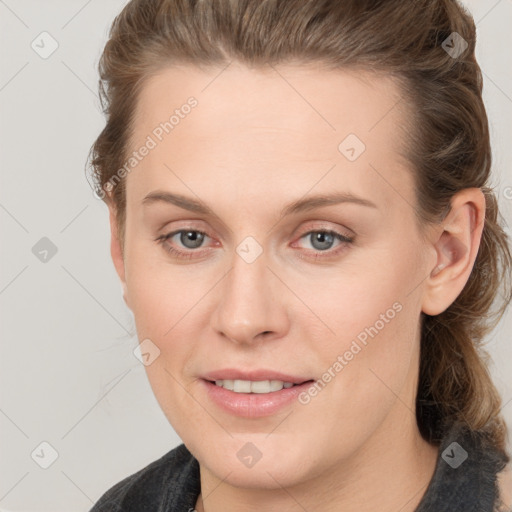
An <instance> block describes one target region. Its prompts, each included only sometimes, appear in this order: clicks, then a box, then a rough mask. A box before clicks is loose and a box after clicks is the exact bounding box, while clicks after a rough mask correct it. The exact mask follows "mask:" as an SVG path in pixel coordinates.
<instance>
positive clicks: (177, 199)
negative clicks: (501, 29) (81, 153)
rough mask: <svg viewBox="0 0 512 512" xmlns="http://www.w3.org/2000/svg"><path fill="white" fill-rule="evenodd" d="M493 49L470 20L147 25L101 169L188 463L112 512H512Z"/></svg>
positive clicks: (393, 16)
mask: <svg viewBox="0 0 512 512" xmlns="http://www.w3.org/2000/svg"><path fill="white" fill-rule="evenodd" d="M474 49H475V26H474V22H473V20H472V18H471V17H470V15H469V14H468V13H467V12H465V11H464V10H463V8H462V7H461V6H460V5H459V4H458V3H456V2H455V1H451V0H416V1H414V2H402V1H398V0H396V1H395V0H387V1H385V2H384V1H377V0H363V1H361V0H357V1H356V0H347V1H336V0H324V1H318V0H287V1H286V2H285V1H278V0H238V1H235V0H208V1H206V0H203V1H201V0H132V1H131V2H129V3H128V4H127V5H126V7H125V8H124V9H123V11H122V12H121V14H120V15H119V16H118V17H117V18H116V20H115V21H114V24H113V26H112V30H111V33H110V40H109V41H108V43H107V45H106V47H105V50H104V53H103V56H102V59H101V63H100V74H101V78H102V84H103V89H102V93H103V94H102V98H103V100H104V102H105V103H104V104H105V111H106V114H107V124H106V127H105V129H104V130H103V132H102V133H101V134H100V136H99V137H98V139H97V141H96V142H95V144H94V146H93V148H92V149H93V160H92V164H93V166H94V170H95V177H96V185H97V192H98V194H99V195H101V196H102V197H103V198H104V200H105V201H106V203H107V204H108V206H109V210H110V222H111V229H112V245H111V252H112V258H113V262H114V265H115V267H116V271H117V273H118V274H119V277H120V280H121V282H122V283H123V286H124V299H125V301H126V303H127V305H128V307H129V308H130V309H131V311H132V312H133V314H134V318H135V323H136V328H137V334H138V337H139V339H140V340H141V343H140V350H141V354H142V361H143V362H144V364H145V368H146V371H147V375H148V378H149V381H150V384H151V386H152V389H153V392H154V393H155V396H156V398H157V400H158V402H159V404H160V406H161V408H162V410H163V412H164V414H165V415H166V417H167V418H168V420H169V422H170V423H171V425H172V426H173V428H174V429H175V431H176V432H177V433H178V435H179V436H180V438H181V439H182V440H183V444H182V445H180V446H178V447H177V448H175V449H173V450H171V451H170V452H168V453H167V454H165V455H164V456H163V457H162V458H160V459H159V460H157V461H154V462H153V463H151V464H149V465H148V466H147V467H145V468H143V469H141V470H140V471H139V472H137V473H135V474H134V475H131V476H129V477H127V478H125V479H124V480H123V481H121V482H119V483H118V484H116V485H115V486H114V487H113V488H111V489H109V490H108V491H107V492H106V493H105V494H104V495H103V496H102V497H101V498H100V500H99V501H98V502H97V504H96V505H95V506H94V508H93V509H92V510H93V511H94V512H98V511H114V510H116V511H119V510H123V511H141V510H148V511H149V510H155V511H157V510H159V511H164V510H165V511H174V510H176V511H178V510H180V511H185V510H194V509H195V510H197V511H206V512H217V511H224V512H225V511H231V510H258V511H262V510H269V511H271V510H272V511H273V510H287V511H296V510H297V511H298V510H308V511H313V510H322V511H328V510H336V511H339V510H347V511H349V510H350V511H352V510H354V511H355V510H357V511H358V512H364V511H367V510H368V511H370V510H372V511H373V510H381V511H394V512H395V511H398V510H400V511H401V512H408V511H422V512H424V511H444V510H446V511H448V510H449V511H451V512H454V511H455V512H457V511H468V510H475V511H476V510H478V511H496V510H500V511H504V510H509V509H510V508H511V507H512V497H511V496H510V494H511V493H510V490H511V489H512V485H511V481H512V480H511V475H510V469H507V468H509V466H508V465H507V464H508V463H509V461H510V457H509V453H508V452H507V445H506V443H507V438H506V426H505V424H504V421H503V418H502V417H501V416H500V408H501V400H500V397H499V394H498V393H497V391H496V389H495V387H494V385H493V383H492V381H491V379H490V377H489V373H488V369H487V367H486V364H485V354H484V352H483V351H482V349H481V347H480V345H481V343H482V341H483V339H484V335H485V334H486V333H488V332H489V329H490V328H491V327H492V326H493V325H494V323H495V322H496V321H497V320H499V318H500V317H501V315H502V313H503V312H504V310H505V308H506V306H507V304H508V303H509V301H510V298H511V288H510V282H509V278H510V265H511V257H510V250H509V247H508V245H507V244H508V242H507V238H506V235H505V233H504V232H503V231H502V229H501V227H500V225H499V223H498V221H497V216H498V207H497V202H496V199H495V196H494V193H493V191H492V190H491V189H490V188H489V186H488V185H489V179H490V166H491V150H490V143H489V131H488V122H487V117H486V111H485V108H484V104H483V102H482V96H481V91H482V77H481V73H480V68H479V67H478V65H477V63H476V60H475V57H474ZM500 287H501V288H502V290H501V295H499V293H500V291H499V288H500ZM500 297H505V300H504V301H503V302H502V303H500V304H498V307H497V308H494V309H492V310H491V306H492V305H493V301H494V299H495V298H500ZM494 304H497V303H496V302H494Z"/></svg>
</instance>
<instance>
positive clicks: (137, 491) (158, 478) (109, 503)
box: [89, 444, 199, 512]
mask: <svg viewBox="0 0 512 512" xmlns="http://www.w3.org/2000/svg"><path fill="white" fill-rule="evenodd" d="M195 494H199V464H198V462H197V460H196V459H195V458H194V457H193V456H192V454H191V453H190V452H189V451H188V449H187V448H186V447H185V445H184V444H181V445H179V446H177V447H176V448H174V449H172V450H170V451H169V452H167V453H166V454H165V455H163V456H162V457H160V458H159V459H157V460H155V461H153V462H151V463H150V464H148V465H147V466H145V467H144V468H142V469H140V470H139V471H137V472H135V473H133V474H132V475H130V476H127V477H126V478H124V479H123V480H121V481H120V482H118V483H116V484H115V485H114V486H112V487H111V488H110V489H108V490H107V491H106V492H105V493H104V494H103V495H102V496H101V497H100V498H99V500H98V501H97V502H96V503H95V505H94V506H93V508H92V509H91V510H90V511H89V512H129V511H130V512H131V511H134V512H135V511H137V512H138V511H141V510H153V509H155V510H156V509H157V508H158V506H162V507H165V510H171V508H170V506H171V501H176V500H178V501H179V500H181V498H182V497H185V498H184V499H185V501H186V499H188V500H189V501H192V497H193V495H195ZM185 501H183V504H185ZM180 503H181V502H180ZM194 504H195V501H194ZM158 510H160V508H158ZM185 510H186V509H185Z"/></svg>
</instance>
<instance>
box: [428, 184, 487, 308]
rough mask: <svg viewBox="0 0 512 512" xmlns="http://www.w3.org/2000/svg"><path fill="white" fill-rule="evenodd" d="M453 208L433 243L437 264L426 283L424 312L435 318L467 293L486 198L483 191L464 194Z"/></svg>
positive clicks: (459, 195) (462, 191) (453, 200)
mask: <svg viewBox="0 0 512 512" xmlns="http://www.w3.org/2000/svg"><path fill="white" fill-rule="evenodd" d="M451 205H452V206H451V210H450V213H449V214H448V216H447V217H446V219H445V220H444V221H443V222H442V223H441V226H440V229H438V230H437V231H436V232H437V236H435V237H434V242H433V243H434V248H435V251H436V254H437V262H436V265H435V266H434V268H433V269H432V271H431V273H430V275H429V277H428V278H427V280H426V283H425V292H424V297H423V303H422V311H423V312H424V313H426V314H427V315H432V316H435V315H438V314H440V313H442V312H443V311H445V310H446V309H448V307H449V306H450V305H451V304H452V303H453V302H454V301H455V300H456V298H457V297H458V296H459V295H460V293H461V292H462V290H463V289H464V286H465V285H466V283H467V281H468V279H469V276H470V275H471V271H472V269H473V266H474V263H475V260H476V256H477V254H478V248H479V246H480V240H481V236H482V231H483V227H484V219H485V196H484V195H483V192H482V191H481V189H479V188H470V189H464V190H461V191H460V192H458V193H457V194H455V196H454V197H453V198H452V202H451ZM439 231H441V234H440V235H439Z"/></svg>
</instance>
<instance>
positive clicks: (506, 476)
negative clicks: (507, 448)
mask: <svg viewBox="0 0 512 512" xmlns="http://www.w3.org/2000/svg"><path fill="white" fill-rule="evenodd" d="M497 486H498V489H499V498H500V500H499V508H498V510H497V512H512V463H510V464H508V465H507V466H506V467H505V468H504V469H503V470H502V471H500V473H498V477H497Z"/></svg>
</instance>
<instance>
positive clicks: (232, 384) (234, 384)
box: [208, 379, 313, 395]
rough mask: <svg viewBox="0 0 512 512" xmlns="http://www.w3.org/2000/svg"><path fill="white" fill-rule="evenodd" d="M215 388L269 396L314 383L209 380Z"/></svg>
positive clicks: (306, 381) (307, 381)
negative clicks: (269, 394)
mask: <svg viewBox="0 0 512 512" xmlns="http://www.w3.org/2000/svg"><path fill="white" fill-rule="evenodd" d="M208 382H210V383H211V384H215V386H218V387H221V388H224V389H227V390H228V391H233V392H234V393H255V394H261V395H263V394H268V393H275V392H277V391H281V390H282V389H289V388H293V387H295V386H301V385H302V384H306V383H310V382H313V380H312V379H310V380H305V381H303V382H299V383H294V382H285V381H282V380H241V379H218V380H215V381H211V380H209V381H208Z"/></svg>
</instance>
